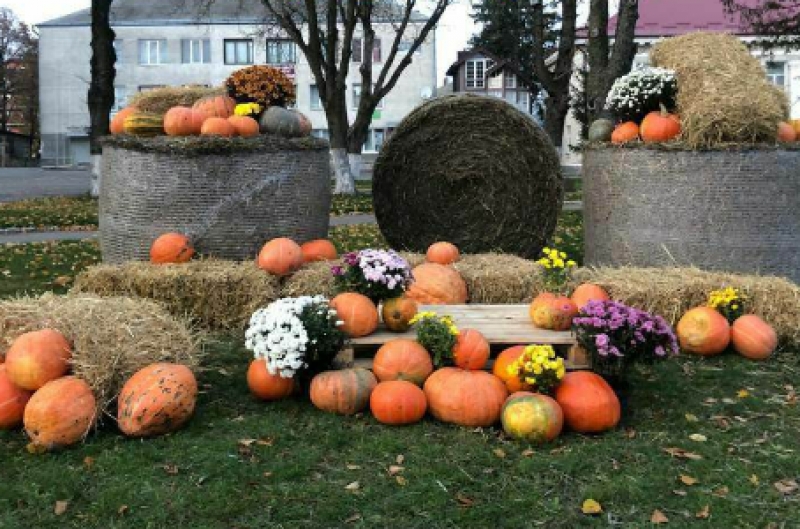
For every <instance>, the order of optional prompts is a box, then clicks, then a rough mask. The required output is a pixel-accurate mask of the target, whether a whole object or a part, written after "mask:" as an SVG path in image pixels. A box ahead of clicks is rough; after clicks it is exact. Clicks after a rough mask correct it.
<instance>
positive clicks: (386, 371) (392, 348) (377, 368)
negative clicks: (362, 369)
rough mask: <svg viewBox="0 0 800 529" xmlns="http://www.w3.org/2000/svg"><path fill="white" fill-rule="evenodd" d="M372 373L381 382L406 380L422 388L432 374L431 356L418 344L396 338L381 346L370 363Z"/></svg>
mask: <svg viewBox="0 0 800 529" xmlns="http://www.w3.org/2000/svg"><path fill="white" fill-rule="evenodd" d="M372 372H373V373H375V376H376V377H378V380H380V381H381V382H387V381H390V380H406V381H408V382H412V383H414V384H416V385H418V386H422V384H423V383H424V382H425V380H426V379H427V378H428V377H429V376H430V374H431V373H432V372H433V361H432V360H431V355H430V354H428V351H426V350H425V348H424V347H422V346H421V345H420V344H419V343H417V342H416V341H414V340H408V339H405V338H396V339H394V340H389V341H388V342H386V343H385V344H383V345H382V346H381V347H380V349H378V352H377V353H375V358H374V359H373V361H372Z"/></svg>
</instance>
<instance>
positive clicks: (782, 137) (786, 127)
mask: <svg viewBox="0 0 800 529" xmlns="http://www.w3.org/2000/svg"><path fill="white" fill-rule="evenodd" d="M796 140H797V132H796V131H795V130H794V127H793V126H792V125H790V124H789V123H786V122H783V121H782V122H780V123H778V141H783V142H792V141H796Z"/></svg>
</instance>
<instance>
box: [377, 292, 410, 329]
mask: <svg viewBox="0 0 800 529" xmlns="http://www.w3.org/2000/svg"><path fill="white" fill-rule="evenodd" d="M418 309H419V305H418V304H417V302H416V301H414V300H413V299H409V298H407V297H406V296H400V297H396V298H391V299H387V300H386V301H384V302H383V306H382V307H381V317H382V319H383V324H384V325H385V326H386V328H387V329H389V330H390V331H392V332H406V331H407V330H408V329H410V328H411V318H413V317H414V316H415V315H416V314H417V310H418Z"/></svg>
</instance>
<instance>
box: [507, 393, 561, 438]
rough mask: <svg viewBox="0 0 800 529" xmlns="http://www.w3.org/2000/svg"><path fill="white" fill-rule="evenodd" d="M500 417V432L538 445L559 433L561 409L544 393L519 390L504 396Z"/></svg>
mask: <svg viewBox="0 0 800 529" xmlns="http://www.w3.org/2000/svg"><path fill="white" fill-rule="evenodd" d="M500 420H501V421H502V423H503V431H504V432H506V433H507V434H508V435H510V436H511V437H513V438H515V439H524V440H525V441H529V442H531V443H535V444H541V443H546V442H549V441H552V440H553V439H555V438H556V437H558V436H559V434H561V429H562V428H563V427H564V412H562V411H561V406H560V405H559V404H558V402H556V401H555V400H553V399H552V398H550V397H548V396H547V395H540V394H538V393H531V392H529V391H520V392H518V393H514V394H513V395H511V396H510V397H508V399H506V402H505V404H503V412H502V414H501V416H500Z"/></svg>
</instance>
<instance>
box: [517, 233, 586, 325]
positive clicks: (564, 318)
mask: <svg viewBox="0 0 800 529" xmlns="http://www.w3.org/2000/svg"><path fill="white" fill-rule="evenodd" d="M542 254H543V256H542V258H541V259H539V260H538V261H536V262H537V263H538V264H539V265H540V266H541V267H542V276H543V279H544V288H545V291H544V292H542V293H541V294H539V295H538V296H536V298H534V300H533V302H532V303H531V305H530V309H529V314H530V317H531V321H533V324H534V325H536V326H537V327H540V328H542V329H548V330H551V331H566V330H569V328H570V327H571V326H572V318H573V317H574V316H575V315H576V314H577V313H578V307H576V306H575V303H574V302H573V301H572V300H571V299H570V298H569V297H567V295H566V285H567V281H568V280H569V277H570V273H571V272H572V269H573V268H574V267H575V266H576V263H575V261H573V260H572V259H569V257H568V256H567V254H566V253H565V252H562V251H559V250H558V249H556V248H544V249H543V250H542Z"/></svg>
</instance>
